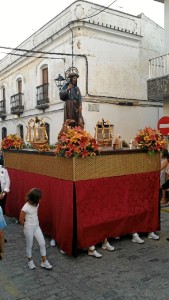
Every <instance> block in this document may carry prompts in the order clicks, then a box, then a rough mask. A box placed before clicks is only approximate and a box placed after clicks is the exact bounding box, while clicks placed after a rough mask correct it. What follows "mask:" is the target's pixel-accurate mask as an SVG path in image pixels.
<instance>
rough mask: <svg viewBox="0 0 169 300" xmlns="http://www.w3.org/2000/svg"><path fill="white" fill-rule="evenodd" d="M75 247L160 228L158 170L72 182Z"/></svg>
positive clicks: (83, 246)
mask: <svg viewBox="0 0 169 300" xmlns="http://www.w3.org/2000/svg"><path fill="white" fill-rule="evenodd" d="M76 205H77V236H78V247H79V248H85V247H88V246H91V245H93V244H97V243H98V242H100V241H102V240H104V239H105V238H106V237H116V236H122V235H124V234H128V233H132V232H151V231H156V230H159V229H160V221H159V172H150V173H141V174H134V175H126V176H120V177H119V176H117V177H112V178H102V179H95V180H86V181H85V182H84V181H78V182H76Z"/></svg>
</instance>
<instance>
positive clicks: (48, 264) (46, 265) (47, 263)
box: [41, 260, 53, 270]
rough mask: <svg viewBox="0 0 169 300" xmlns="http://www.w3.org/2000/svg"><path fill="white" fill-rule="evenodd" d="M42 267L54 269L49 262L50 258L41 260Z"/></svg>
mask: <svg viewBox="0 0 169 300" xmlns="http://www.w3.org/2000/svg"><path fill="white" fill-rule="evenodd" d="M41 267H42V268H45V269H48V270H50V269H52V268H53V267H52V266H51V264H50V263H49V262H48V260H46V261H44V262H41Z"/></svg>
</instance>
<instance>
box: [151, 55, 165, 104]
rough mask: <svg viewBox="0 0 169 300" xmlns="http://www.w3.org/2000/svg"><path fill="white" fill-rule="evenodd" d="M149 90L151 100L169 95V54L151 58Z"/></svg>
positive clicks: (161, 98)
mask: <svg viewBox="0 0 169 300" xmlns="http://www.w3.org/2000/svg"><path fill="white" fill-rule="evenodd" d="M147 91H148V99H149V100H156V101H159V100H161V101H162V100H163V99H164V97H168V96H169V54H165V55H163V56H159V57H156V58H153V59H150V61H149V80H148V81H147Z"/></svg>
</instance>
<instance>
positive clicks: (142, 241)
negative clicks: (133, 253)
mask: <svg viewBox="0 0 169 300" xmlns="http://www.w3.org/2000/svg"><path fill="white" fill-rule="evenodd" d="M132 242H133V243H138V244H143V243H144V240H142V239H141V238H140V237H139V235H138V234H137V235H135V236H133V238H132Z"/></svg>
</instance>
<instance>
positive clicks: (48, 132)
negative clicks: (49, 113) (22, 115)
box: [45, 123, 50, 144]
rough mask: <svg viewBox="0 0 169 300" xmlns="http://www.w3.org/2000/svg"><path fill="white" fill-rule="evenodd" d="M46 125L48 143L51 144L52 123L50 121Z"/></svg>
mask: <svg viewBox="0 0 169 300" xmlns="http://www.w3.org/2000/svg"><path fill="white" fill-rule="evenodd" d="M45 126H46V133H47V135H48V143H49V144H50V125H49V124H48V123H45Z"/></svg>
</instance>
